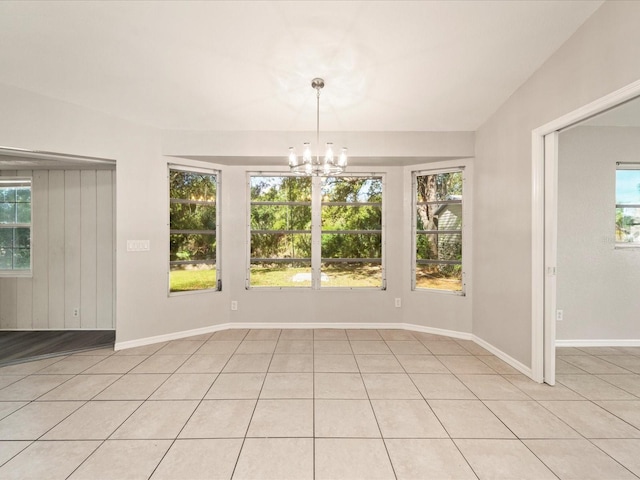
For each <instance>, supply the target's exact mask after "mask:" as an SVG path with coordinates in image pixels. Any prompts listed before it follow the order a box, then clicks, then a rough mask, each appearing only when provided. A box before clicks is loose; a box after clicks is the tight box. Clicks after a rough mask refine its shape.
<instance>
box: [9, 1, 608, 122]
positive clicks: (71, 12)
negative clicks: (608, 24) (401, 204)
mask: <svg viewBox="0 0 640 480" xmlns="http://www.w3.org/2000/svg"><path fill="white" fill-rule="evenodd" d="M601 3H602V2H601V1H578V0H571V1H539V0H536V1H526V0H521V1H495V2H487V1H446V2H445V1H424V2H422V1H411V2H399V1H398V2H386V1H378V2H373V1H372V2H369V1H364V2H351V1H339V2H326V1H323V2H303V1H298V2H267V1H258V2H244V1H233V2H171V1H163V2H142V1H139V2H114V1H108V2H98V1H95V2H76V1H72V2H56V1H48V2H23V1H20V2H12V1H2V2H0V65H1V66H2V68H0V83H4V84H7V85H12V86H17V87H20V88H23V89H25V90H29V91H33V92H36V93H39V94H42V95H45V96H48V97H53V98H56V99H61V100H64V101H67V102H71V103H73V104H77V105H81V106H84V107H88V108H90V109H94V110H97V111H101V112H105V113H108V114H111V115H114V116H117V117H121V118H125V119H128V120H131V121H134V122H137V123H140V124H144V125H150V126H154V127H158V128H164V129H180V130H238V131H252V130H257V131H260V130H266V131H273V130H282V131H289V130H313V129H315V96H314V94H315V92H314V91H313V90H312V88H311V87H310V81H311V79H312V78H313V77H316V76H321V77H324V78H325V80H326V87H325V89H324V90H323V92H322V99H321V105H322V112H321V128H323V129H324V130H338V131H343V130H344V131H446V130H454V131H455V130H475V129H477V128H478V127H479V126H480V125H481V124H482V123H483V122H484V121H486V119H487V118H488V117H489V116H490V115H491V114H492V113H493V112H494V111H495V110H496V109H497V108H498V107H499V106H500V105H501V104H502V103H503V102H504V101H505V100H506V99H507V98H508V97H509V96H510V95H511V94H512V93H513V92H514V91H515V90H516V89H517V88H518V87H519V86H520V85H521V84H522V83H523V82H524V81H525V80H526V79H527V78H528V77H529V76H530V75H531V74H532V73H533V72H534V71H535V70H536V69H537V68H539V67H540V65H542V63H544V61H545V60H546V59H547V58H548V57H549V56H550V55H551V54H553V52H554V51H555V50H556V49H557V48H558V47H559V46H560V45H561V44H562V43H563V42H565V41H566V40H567V39H568V38H569V37H570V36H571V35H572V34H573V33H574V32H575V30H576V29H577V28H579V26H580V25H581V24H582V23H584V21H585V20H586V19H587V18H588V17H589V16H590V15H591V14H592V13H593V12H594V11H595V10H596V9H597V8H598V7H599V6H600V5H601Z"/></svg>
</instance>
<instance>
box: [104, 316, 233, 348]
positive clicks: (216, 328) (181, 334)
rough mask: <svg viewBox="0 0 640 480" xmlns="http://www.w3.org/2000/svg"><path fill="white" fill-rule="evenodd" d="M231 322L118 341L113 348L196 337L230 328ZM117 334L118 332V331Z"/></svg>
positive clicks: (133, 346)
mask: <svg viewBox="0 0 640 480" xmlns="http://www.w3.org/2000/svg"><path fill="white" fill-rule="evenodd" d="M229 325H230V324H228V323H223V324H221V325H213V326H211V327H204V328H195V329H193V330H185V331H182V332H175V333H166V334H164V335H156V336H153V337H145V338H139V339H137V340H128V341H126V342H117V341H116V344H115V345H114V347H113V349H114V350H116V351H118V350H126V349H127V348H135V347H144V346H145V345H153V344H154V343H162V342H168V341H170V340H180V339H181V338H187V337H195V336H196V335H203V334H205V333H213V332H219V331H220V330H228V329H229V328H231V327H229ZM116 336H117V333H116Z"/></svg>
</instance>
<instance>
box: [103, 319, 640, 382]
mask: <svg viewBox="0 0 640 480" xmlns="http://www.w3.org/2000/svg"><path fill="white" fill-rule="evenodd" d="M236 328H251V329H267V328H289V329H307V328H334V329H363V330H364V329H392V330H410V331H413V332H422V333H430V334H432V335H442V336H445V337H451V338H458V339H460V340H471V341H472V342H475V343H477V344H478V345H480V346H481V347H483V348H484V349H486V350H488V351H489V352H491V353H492V354H494V355H495V356H496V357H498V358H499V359H501V360H503V361H504V362H506V363H508V364H509V365H511V366H512V367H513V368H515V369H516V370H518V371H520V372H522V373H523V374H525V375H526V376H528V377H530V378H531V369H530V368H529V367H527V366H525V365H523V364H522V363H520V362H519V361H517V360H516V359H514V358H512V357H510V356H509V355H507V354H506V353H504V352H503V351H501V350H499V349H497V348H496V347H494V346H493V345H491V344H490V343H488V342H486V341H484V340H482V339H481V338H478V337H476V336H475V335H473V334H471V333H468V332H456V331H454V330H445V329H443V328H434V327H425V326H422V325H414V324H412V323H286V322H280V323H261V322H243V323H223V324H220V325H213V326H210V327H204V328H196V329H194V330H186V331H184V332H175V333H167V334H165V335H156V336H154V337H147V338H141V339H138V340H129V341H126V342H116V344H115V347H114V349H115V350H116V351H117V350H125V349H127V348H134V347H142V346H144V345H151V344H153V343H160V342H167V341H170V340H179V339H182V338H187V337H192V336H196V335H202V334H206V333H213V332H219V331H221V330H232V329H236ZM639 342H640V341H639ZM639 344H640V343H639Z"/></svg>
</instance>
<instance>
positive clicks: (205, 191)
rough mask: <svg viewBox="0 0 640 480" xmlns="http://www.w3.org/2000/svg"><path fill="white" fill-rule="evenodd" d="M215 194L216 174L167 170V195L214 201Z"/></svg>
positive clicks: (185, 198)
mask: <svg viewBox="0 0 640 480" xmlns="http://www.w3.org/2000/svg"><path fill="white" fill-rule="evenodd" d="M216 194H217V184H216V176H215V175H214V174H205V173H198V172H183V171H180V170H171V171H170V172H169V197H170V198H177V199H184V200H194V201H206V202H215V201H216Z"/></svg>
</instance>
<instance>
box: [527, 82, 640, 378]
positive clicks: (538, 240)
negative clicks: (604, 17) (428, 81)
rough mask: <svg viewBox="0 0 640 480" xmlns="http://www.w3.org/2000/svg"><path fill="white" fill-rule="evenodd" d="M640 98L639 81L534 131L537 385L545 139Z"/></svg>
mask: <svg viewBox="0 0 640 480" xmlns="http://www.w3.org/2000/svg"><path fill="white" fill-rule="evenodd" d="M638 95H640V80H638V81H635V82H633V83H631V84H629V85H627V86H625V87H623V88H621V89H619V90H616V91H615V92H612V93H610V94H608V95H605V96H604V97H602V98H599V99H598V100H595V101H593V102H591V103H588V104H587V105H584V106H582V107H580V108H578V109H577V110H574V111H572V112H569V113H568V114H566V115H563V116H562V117H559V118H557V119H555V120H553V121H551V122H549V123H546V124H544V125H542V126H540V127H538V128H536V129H534V130H533V131H532V132H531V164H532V176H531V181H532V192H531V378H533V379H534V380H535V381H537V382H542V381H543V376H544V354H545V348H551V346H545V342H544V328H545V315H544V308H545V296H544V271H545V264H544V255H545V234H544V223H545V211H544V187H545V185H544V171H545V157H544V136H545V135H548V134H549V133H552V132H555V131H558V130H561V129H563V128H566V127H569V126H571V125H573V124H575V123H577V122H580V121H582V120H584V119H586V118H589V117H592V116H593V115H596V114H598V113H600V112H603V111H605V110H607V109H609V108H612V107H615V106H616V105H619V104H621V103H623V102H626V101H627V100H630V99H632V98H634V97H637V96H638ZM547 161H548V162H554V164H555V163H556V162H557V158H555V159H547Z"/></svg>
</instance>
